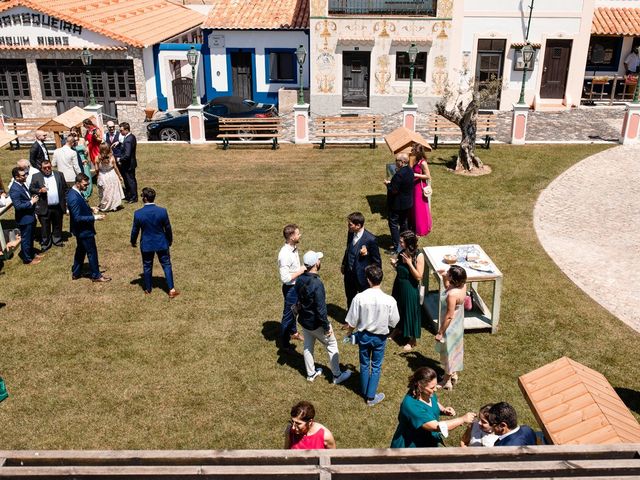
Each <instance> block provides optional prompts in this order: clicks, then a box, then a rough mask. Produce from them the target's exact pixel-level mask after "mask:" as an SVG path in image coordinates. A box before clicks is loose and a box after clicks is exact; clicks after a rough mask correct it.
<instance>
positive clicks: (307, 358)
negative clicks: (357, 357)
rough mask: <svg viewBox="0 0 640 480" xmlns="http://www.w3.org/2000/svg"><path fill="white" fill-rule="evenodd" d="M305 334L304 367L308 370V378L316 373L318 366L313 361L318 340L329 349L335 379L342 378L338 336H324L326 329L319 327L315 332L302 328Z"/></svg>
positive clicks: (330, 364)
mask: <svg viewBox="0 0 640 480" xmlns="http://www.w3.org/2000/svg"><path fill="white" fill-rule="evenodd" d="M302 331H303V332H304V351H303V354H302V355H303V357H304V366H305V368H306V369H307V376H308V377H310V376H312V375H313V374H314V373H315V371H316V364H315V361H314V360H313V349H314V347H315V344H316V340H317V341H319V342H320V343H321V344H322V345H324V346H325V348H326V349H327V355H329V368H330V369H331V373H333V376H334V378H335V377H338V376H340V374H341V373H342V372H341V371H340V353H339V352H338V341H337V340H336V336H335V335H333V334H331V336H329V337H327V336H326V335H325V334H324V328H322V327H319V328H316V329H315V330H307V329H306V328H304V327H302Z"/></svg>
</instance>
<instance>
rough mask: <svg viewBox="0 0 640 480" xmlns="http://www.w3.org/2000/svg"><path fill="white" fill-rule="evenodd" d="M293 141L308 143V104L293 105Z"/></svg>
mask: <svg viewBox="0 0 640 480" xmlns="http://www.w3.org/2000/svg"><path fill="white" fill-rule="evenodd" d="M293 125H294V132H295V133H294V138H293V142H294V143H309V104H308V103H303V104H302V105H298V104H296V105H294V106H293Z"/></svg>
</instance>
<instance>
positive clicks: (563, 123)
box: [283, 106, 624, 143]
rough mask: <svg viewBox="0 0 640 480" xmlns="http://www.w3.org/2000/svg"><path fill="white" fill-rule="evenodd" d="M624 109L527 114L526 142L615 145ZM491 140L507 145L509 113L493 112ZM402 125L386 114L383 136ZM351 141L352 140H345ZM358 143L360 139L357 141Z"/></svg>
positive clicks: (287, 135) (397, 115)
mask: <svg viewBox="0 0 640 480" xmlns="http://www.w3.org/2000/svg"><path fill="white" fill-rule="evenodd" d="M315 117H316V115H314V114H313V112H311V125H310V132H311V136H310V140H311V141H312V142H316V141H319V140H320V139H319V138H317V137H316V136H315V135H314V134H315V128H314V125H313V119H314V118H315ZM623 117H624V107H623V106H616V107H579V108H574V109H571V110H568V111H562V112H539V111H531V112H529V124H528V131H527V140H529V141H531V142H535V141H550V142H592V141H603V140H604V141H612V142H617V141H618V137H619V135H620V130H621V129H622V119H623ZM496 123H497V127H496V133H497V135H496V136H495V140H498V141H500V142H505V143H508V142H509V141H510V138H511V111H508V112H498V113H497V122H496ZM426 124H427V114H426V113H421V112H418V123H417V126H418V132H420V133H421V134H422V135H423V136H424V137H425V138H426V139H427V140H428V141H429V142H433V136H432V135H428V134H427V132H426ZM400 125H402V112H392V113H388V114H386V115H385V116H384V118H383V133H384V134H387V133H389V132H391V131H392V130H394V129H396V128H398V127H399V126H400ZM283 126H284V136H283V139H285V140H289V139H293V113H287V114H284V115H283ZM345 140H346V141H354V140H356V139H351V140H349V139H345ZM360 141H362V139H360Z"/></svg>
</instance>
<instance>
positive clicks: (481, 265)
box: [467, 260, 493, 273]
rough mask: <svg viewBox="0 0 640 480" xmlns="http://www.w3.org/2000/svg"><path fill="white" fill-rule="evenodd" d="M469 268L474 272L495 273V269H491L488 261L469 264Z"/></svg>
mask: <svg viewBox="0 0 640 480" xmlns="http://www.w3.org/2000/svg"><path fill="white" fill-rule="evenodd" d="M467 266H468V267H469V268H472V269H474V270H478V271H479V272H489V273H490V272H493V268H492V267H491V263H489V262H488V261H487V260H478V261H477V262H468V263H467Z"/></svg>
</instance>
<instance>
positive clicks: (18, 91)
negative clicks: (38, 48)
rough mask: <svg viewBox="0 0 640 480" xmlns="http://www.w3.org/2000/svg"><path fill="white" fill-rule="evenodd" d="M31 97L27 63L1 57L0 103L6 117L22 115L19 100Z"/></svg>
mask: <svg viewBox="0 0 640 480" xmlns="http://www.w3.org/2000/svg"><path fill="white" fill-rule="evenodd" d="M30 98H31V90H30V85H29V75H28V74H27V63H26V62H25V61H24V60H7V59H3V60H2V62H1V63H0V105H2V106H3V107H4V109H3V113H4V115H6V116H7V117H22V109H21V108H20V100H26V99H30Z"/></svg>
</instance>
